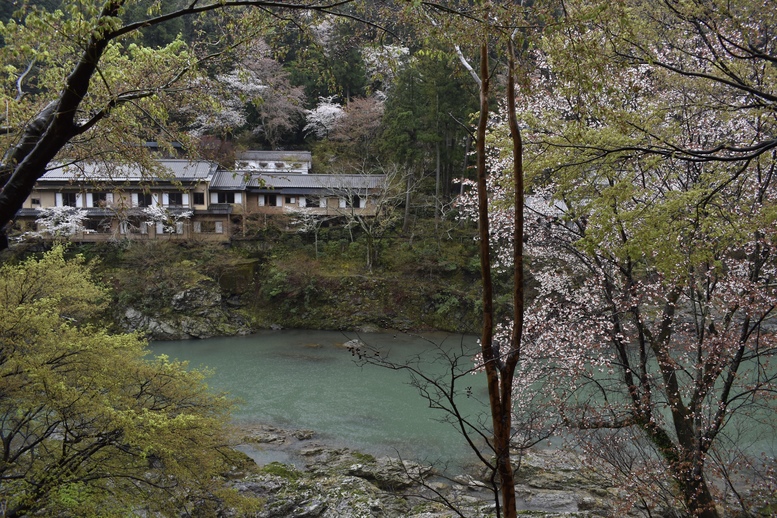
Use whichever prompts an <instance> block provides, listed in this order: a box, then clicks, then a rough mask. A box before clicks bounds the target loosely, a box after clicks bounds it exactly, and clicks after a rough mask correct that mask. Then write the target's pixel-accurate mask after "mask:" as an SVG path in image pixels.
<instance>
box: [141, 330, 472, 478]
mask: <svg viewBox="0 0 777 518" xmlns="http://www.w3.org/2000/svg"><path fill="white" fill-rule="evenodd" d="M355 338H359V339H361V340H362V341H363V342H364V343H365V344H367V345H369V346H370V347H375V348H376V349H378V350H380V351H381V354H383V355H384V356H385V355H388V357H389V358H390V359H391V360H393V361H395V362H397V363H400V362H406V361H407V360H408V359H411V358H413V357H414V356H415V355H419V354H420V355H421V357H422V360H423V361H424V371H425V372H427V373H429V374H432V375H444V374H445V373H446V372H447V371H449V366H446V365H445V364H444V362H439V361H435V358H436V356H437V355H438V354H439V351H440V349H438V347H437V346H436V345H434V344H438V345H441V346H442V348H443V349H442V350H445V351H457V352H458V351H460V350H461V348H462V347H463V348H464V351H465V354H467V355H470V354H472V353H473V352H474V350H475V349H476V348H477V344H476V339H475V337H471V336H466V337H462V336H453V335H444V334H433V335H425V336H424V337H419V336H412V335H404V334H392V333H366V334H365V333H361V334H358V335H357V334H355V333H345V332H343V333H341V332H335V331H301V330H300V331H293V330H283V331H266V332H260V333H258V334H255V335H250V336H244V337H226V338H212V339H207V340H197V341H192V340H187V341H178V342H154V343H152V344H151V350H152V352H153V354H156V355H158V354H165V355H167V356H169V357H170V358H174V359H179V360H187V361H189V363H190V365H191V366H192V367H208V368H210V369H213V370H214V373H213V376H212V377H211V378H210V379H209V380H208V383H209V385H210V386H211V387H212V388H213V389H215V390H217V391H226V392H228V393H230V394H231V395H232V396H233V397H236V398H238V399H239V400H240V404H239V407H238V409H237V411H236V412H235V414H234V417H235V419H236V421H237V422H238V423H245V424H248V425H250V424H269V425H273V426H278V427H281V428H287V429H310V430H314V431H315V432H316V439H317V440H319V441H320V442H324V443H326V444H328V445H332V446H343V447H349V448H353V449H356V450H359V451H362V452H365V453H370V454H373V455H390V456H397V455H400V456H402V457H403V458H407V459H413V460H419V461H425V462H429V463H434V464H435V465H442V464H445V463H448V464H450V465H451V466H457V467H461V466H465V465H468V464H470V463H474V461H475V458H474V454H473V453H472V451H471V450H470V449H469V447H468V446H467V444H466V443H465V441H464V439H463V437H462V436H461V434H460V433H459V432H458V431H457V430H456V429H455V428H454V427H453V426H452V425H451V424H449V423H444V422H440V419H442V418H443V417H445V413H444V412H442V411H439V410H433V409H430V408H429V405H428V403H427V401H426V400H425V399H423V398H422V397H421V396H420V395H419V392H418V389H417V388H415V387H413V386H411V385H410V380H411V379H410V377H409V374H408V373H407V372H403V371H396V370H391V369H387V368H384V367H379V366H376V365H359V364H358V362H357V361H355V360H356V358H355V357H354V356H352V354H351V353H350V352H349V351H348V349H346V348H345V347H344V346H343V344H344V343H345V342H347V341H349V340H351V339H355ZM462 364H463V365H464V367H465V368H468V367H469V366H471V362H469V361H467V360H465V361H462ZM462 384H463V385H466V386H462V387H461V388H460V390H461V395H460V397H459V398H458V399H457V402H458V404H460V405H461V406H462V408H464V409H465V412H466V413H467V414H468V415H469V416H475V415H476V414H478V413H481V412H483V411H485V410H486V406H485V405H483V404H482V403H481V402H479V401H485V397H486V396H485V394H486V389H485V378H484V377H483V376H480V375H472V376H471V377H470V376H467V377H466V378H465V379H464V380H462ZM467 386H469V387H471V390H467ZM247 453H249V454H251V455H252V456H253V457H254V458H256V459H257V460H259V461H262V460H264V461H270V460H280V461H287V460H289V459H286V458H285V457H284V456H283V455H284V454H283V453H282V452H273V451H272V450H271V449H269V450H268V451H265V452H257V451H252V452H247Z"/></svg>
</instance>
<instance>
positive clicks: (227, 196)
mask: <svg viewBox="0 0 777 518" xmlns="http://www.w3.org/2000/svg"><path fill="white" fill-rule="evenodd" d="M218 200H219V203H235V193H234V192H220V193H219V195H218Z"/></svg>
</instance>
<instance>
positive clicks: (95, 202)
mask: <svg viewBox="0 0 777 518" xmlns="http://www.w3.org/2000/svg"><path fill="white" fill-rule="evenodd" d="M107 203H108V195H107V194H106V193H104V192H95V193H93V194H92V207H105V205H107Z"/></svg>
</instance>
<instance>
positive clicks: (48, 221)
mask: <svg viewBox="0 0 777 518" xmlns="http://www.w3.org/2000/svg"><path fill="white" fill-rule="evenodd" d="M86 219H87V214H86V211H85V210H84V209H78V208H76V207H46V208H43V209H41V211H40V217H39V218H38V219H36V220H35V223H36V224H37V225H38V232H35V233H33V234H34V235H49V236H55V237H69V236H72V235H74V234H77V233H79V232H83V231H85V230H86V227H85V226H84V221H85V220H86Z"/></svg>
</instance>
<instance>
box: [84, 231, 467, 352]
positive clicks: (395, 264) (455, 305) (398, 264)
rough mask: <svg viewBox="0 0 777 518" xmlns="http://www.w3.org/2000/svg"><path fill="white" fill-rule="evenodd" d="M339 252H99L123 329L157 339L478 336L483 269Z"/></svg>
mask: <svg viewBox="0 0 777 518" xmlns="http://www.w3.org/2000/svg"><path fill="white" fill-rule="evenodd" d="M338 246H341V247H343V248H345V253H340V252H339V251H338V250H335V249H334V248H335V247H330V248H333V250H332V251H330V252H329V253H327V254H319V255H318V257H315V256H313V257H311V254H310V253H309V250H306V249H305V248H304V247H301V248H297V249H289V247H287V246H285V245H284V244H283V243H280V244H278V243H275V244H269V245H268V244H267V243H261V246H260V245H258V244H257V243H252V244H248V245H246V244H245V243H243V244H238V245H234V246H232V247H224V246H215V247H214V246H213V245H205V244H192V243H189V244H183V243H179V244H174V243H156V244H154V243H148V244H142V243H141V244H131V245H128V246H127V247H126V248H123V249H119V250H117V249H115V248H113V249H111V248H108V247H106V248H103V249H99V250H95V251H94V252H93V253H94V254H95V255H97V256H98V257H99V258H100V261H101V264H102V265H103V267H102V269H101V271H102V274H103V277H104V280H105V282H107V283H110V284H111V285H112V286H113V287H114V297H115V300H114V304H113V314H112V318H113V320H114V322H115V323H116V324H117V326H118V328H119V329H121V330H124V331H140V332H142V333H145V334H146V335H147V336H148V337H149V338H150V339H153V340H182V339H190V338H208V337H213V336H231V335H241V334H247V333H250V332H252V331H255V330H258V329H268V328H297V329H336V330H380V329H398V330H402V331H417V330H443V331H450V332H459V333H471V332H476V331H477V329H478V326H479V309H478V308H479V299H480V294H479V287H478V285H479V283H478V282H477V274H476V272H473V271H472V270H470V269H467V268H466V267H464V266H462V265H461V264H456V263H454V262H452V261H444V260H441V259H440V258H439V257H437V258H430V257H425V258H423V260H422V261H421V260H413V258H412V257H407V256H406V255H407V254H405V255H403V254H402V253H401V251H394V252H393V253H392V251H391V250H385V251H384V252H383V256H384V257H385V258H386V261H385V262H384V264H383V265H381V267H380V268H375V269H373V270H372V271H367V270H366V269H365V267H364V265H363V263H362V256H361V254H360V253H358V252H357V253H354V252H353V251H352V250H350V249H351V248H353V246H352V245H350V244H349V245H348V246H344V245H342V244H341V243H338ZM349 253H350V254H352V255H353V256H355V257H349ZM467 261H468V259H467V258H466V257H464V258H461V263H463V264H466V262H467ZM108 265H110V266H108Z"/></svg>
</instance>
